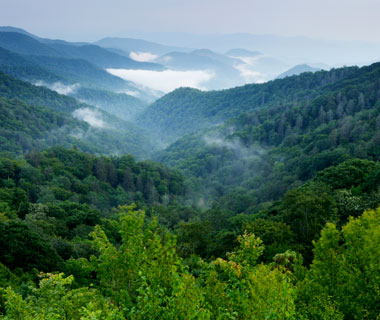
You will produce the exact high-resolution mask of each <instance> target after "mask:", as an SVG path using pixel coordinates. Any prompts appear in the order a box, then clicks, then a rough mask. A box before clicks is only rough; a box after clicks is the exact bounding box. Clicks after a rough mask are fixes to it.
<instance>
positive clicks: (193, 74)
mask: <svg viewBox="0 0 380 320" xmlns="http://www.w3.org/2000/svg"><path fill="white" fill-rule="evenodd" d="M107 71H108V72H109V73H111V74H113V75H115V76H118V77H120V78H122V79H125V80H129V81H133V82H135V83H137V84H139V85H142V86H144V87H148V88H152V89H154V90H158V91H162V92H165V93H167V92H170V91H173V90H174V89H177V88H179V87H191V88H197V89H205V87H204V85H205V83H207V82H208V81H210V80H211V79H212V78H213V77H214V73H213V72H211V71H200V70H199V71H174V70H165V71H150V70H130V69H107Z"/></svg>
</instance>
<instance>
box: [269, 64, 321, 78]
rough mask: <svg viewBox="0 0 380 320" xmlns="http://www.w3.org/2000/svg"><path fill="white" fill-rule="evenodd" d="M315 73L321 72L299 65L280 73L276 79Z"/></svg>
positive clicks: (317, 69) (305, 65) (318, 69)
mask: <svg viewBox="0 0 380 320" xmlns="http://www.w3.org/2000/svg"><path fill="white" fill-rule="evenodd" d="M317 71H321V69H320V68H314V67H311V66H309V65H307V64H299V65H296V66H294V67H293V68H290V69H289V70H287V71H285V72H283V73H281V74H280V75H278V76H277V78H276V79H282V78H285V77H291V76H297V75H299V74H301V73H303V72H317Z"/></svg>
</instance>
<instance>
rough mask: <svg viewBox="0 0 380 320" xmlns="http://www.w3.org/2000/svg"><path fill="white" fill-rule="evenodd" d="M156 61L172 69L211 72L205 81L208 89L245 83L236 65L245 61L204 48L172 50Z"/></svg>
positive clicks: (204, 84)
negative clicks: (189, 50) (186, 50)
mask: <svg viewBox="0 0 380 320" xmlns="http://www.w3.org/2000/svg"><path fill="white" fill-rule="evenodd" d="M156 61H157V62H158V63H160V64H162V65H164V66H165V67H167V68H168V69H171V70H180V71H188V70H196V71H204V72H208V73H211V78H210V80H208V81H205V82H204V83H203V86H204V87H205V88H207V89H208V90H213V89H223V88H229V87H234V86H236V85H237V84H240V85H241V84H244V83H245V82H244V80H243V79H242V78H241V74H240V71H239V70H238V69H237V68H236V67H235V66H237V65H241V64H244V62H243V61H241V60H239V59H235V58H230V57H227V56H225V55H222V54H217V53H215V52H212V51H211V50H207V49H202V50H194V51H192V52H177V51H174V52H170V53H167V54H165V55H163V56H160V57H159V58H157V59H156Z"/></svg>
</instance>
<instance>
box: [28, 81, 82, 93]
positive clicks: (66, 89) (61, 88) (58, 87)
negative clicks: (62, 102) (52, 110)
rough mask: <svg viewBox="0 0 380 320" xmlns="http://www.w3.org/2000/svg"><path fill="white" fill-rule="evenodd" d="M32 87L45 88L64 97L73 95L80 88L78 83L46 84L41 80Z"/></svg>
mask: <svg viewBox="0 0 380 320" xmlns="http://www.w3.org/2000/svg"><path fill="white" fill-rule="evenodd" d="M34 85H36V86H42V87H46V88H48V89H50V90H53V91H56V92H58V93H59V94H64V95H68V94H73V93H75V92H76V91H77V90H78V89H79V88H80V84H79V83H75V84H72V85H65V84H63V83H62V82H59V81H58V82H54V83H47V82H45V81H42V80H41V81H37V82H35V83H34Z"/></svg>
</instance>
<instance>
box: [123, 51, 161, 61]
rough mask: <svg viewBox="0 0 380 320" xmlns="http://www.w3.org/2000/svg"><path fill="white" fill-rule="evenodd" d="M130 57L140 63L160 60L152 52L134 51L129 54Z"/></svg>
mask: <svg viewBox="0 0 380 320" xmlns="http://www.w3.org/2000/svg"><path fill="white" fill-rule="evenodd" d="M129 57H130V58H131V59H133V60H135V61H140V62H151V61H154V60H156V59H157V58H158V56H157V55H155V54H153V53H150V52H134V51H132V52H131V53H130V54H129Z"/></svg>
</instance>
